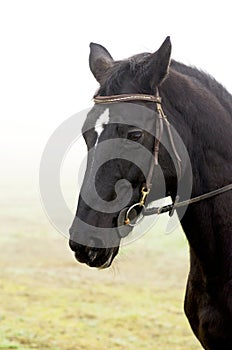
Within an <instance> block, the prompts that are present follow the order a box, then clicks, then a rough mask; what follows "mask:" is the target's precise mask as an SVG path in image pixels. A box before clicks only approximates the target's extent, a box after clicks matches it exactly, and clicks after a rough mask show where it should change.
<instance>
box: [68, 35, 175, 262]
mask: <svg viewBox="0 0 232 350" xmlns="http://www.w3.org/2000/svg"><path fill="white" fill-rule="evenodd" d="M90 49H91V50H90V58H89V64H90V69H91V71H92V73H93V75H94V77H95V78H96V80H97V81H98V82H99V84H100V88H99V90H98V92H97V94H96V95H97V96H98V100H97V99H96V101H98V102H99V101H101V97H106V96H113V97H114V98H115V96H117V95H120V96H122V94H124V95H125V94H127V95H128V94H129V95H130V94H133V95H135V94H140V95H141V94H144V96H155V94H156V91H157V89H158V88H159V87H160V85H161V84H162V83H163V81H164V80H165V78H166V77H167V75H168V70H169V64H170V55H171V43H170V39H169V37H168V38H167V39H166V40H165V41H164V43H163V44H162V46H161V47H160V48H159V49H158V51H156V52H155V53H153V54H150V53H144V54H139V55H136V56H133V57H131V58H129V59H127V60H123V61H114V60H113V58H112V56H111V55H110V54H109V52H108V51H107V50H106V49H105V48H104V47H103V46H101V45H98V44H93V43H92V44H90ZM99 97H100V98H99ZM154 105H155V104H154V102H152V101H149V100H148V101H141V100H140V99H139V100H138V101H136V100H133V101H130V99H129V98H128V101H127V100H126V101H122V100H121V99H120V98H119V100H118V101H117V102H116V100H115V99H114V101H113V103H111V101H110V99H109V100H107V99H105V100H104V103H96V104H95V105H94V107H93V108H92V110H91V111H90V112H89V113H88V116H87V118H86V121H85V123H84V126H83V130H82V133H83V137H84V139H85V142H86V145H87V148H88V160H87V168H86V172H85V177H84V180H83V184H82V188H81V191H80V196H79V201H78V207H77V212H76V216H75V219H74V221H73V224H72V227H71V228H70V241H69V244H70V247H71V249H72V250H73V251H74V252H75V257H76V259H77V260H78V261H79V262H83V263H86V264H87V265H89V266H91V267H99V268H106V267H109V266H110V265H111V263H112V261H113V259H114V257H115V256H116V255H117V253H118V251H119V246H120V242H121V239H122V237H124V236H126V235H128V234H129V233H130V231H131V230H132V227H131V226H126V225H124V221H123V219H122V217H123V218H124V217H125V208H130V207H131V206H133V205H135V204H136V203H140V204H141V189H142V188H143V186H144V184H146V182H147V177H148V176H150V177H151V175H148V173H149V169H150V164H151V162H153V161H154V160H153V158H154V153H153V151H154V144H155V139H156V135H155V134H154V130H157V128H156V125H157V120H158V119H159V115H158V113H157V110H156V107H155V106H154ZM162 152H165V149H164V147H163V149H162V145H160V153H159V158H160V159H159V164H160V166H161V167H162V171H164V172H165V171H166V173H168V174H166V175H165V177H166V178H168V179H170V181H171V179H173V178H175V177H176V172H175V167H174V165H173V162H172V161H171V159H170V157H169V158H167V157H168V154H167V155H166V156H165V157H162ZM162 159H163V160H162ZM167 159H168V160H167ZM162 162H163V164H162ZM167 162H168V164H167ZM170 163H172V166H170ZM150 170H151V169H150ZM152 192H153V190H152V191H151V193H150V195H149V200H153V199H154V194H152ZM156 195H157V194H156ZM163 196H165V194H164V195H163ZM142 204H143V203H142ZM142 208H143V205H135V207H134V208H133V210H131V211H130V215H131V219H132V220H133V219H134V220H135V219H136V217H137V216H138V215H139V214H141V211H142Z"/></svg>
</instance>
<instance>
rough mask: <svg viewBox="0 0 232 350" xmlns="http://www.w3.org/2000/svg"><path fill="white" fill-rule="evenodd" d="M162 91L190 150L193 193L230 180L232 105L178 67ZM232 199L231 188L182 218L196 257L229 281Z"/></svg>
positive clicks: (211, 273) (167, 109) (209, 270)
mask: <svg viewBox="0 0 232 350" xmlns="http://www.w3.org/2000/svg"><path fill="white" fill-rule="evenodd" d="M161 96H162V100H163V107H164V110H165V113H166V114H167V115H168V117H169V120H170V122H171V123H172V125H173V126H174V127H175V128H176V130H177V132H178V133H179V134H180V136H181V138H182V140H183V141H184V143H185V145H186V147H187V150H188V153H189V157H190V160H191V165H192V173H193V190H192V197H194V196H197V195H200V194H203V193H206V192H209V191H211V190H214V189H216V188H220V187H222V186H224V185H227V184H229V183H231V182H232V175H231V174H232V159H231V158H232V142H231V140H232V128H231V125H232V119H231V114H232V109H231V112H230V113H229V111H228V109H227V108H225V107H224V106H223V104H222V103H220V101H219V99H218V98H217V97H216V96H215V94H214V93H213V92H212V91H210V90H209V89H208V88H207V87H206V86H204V85H202V84H201V83H200V82H199V81H198V80H196V79H192V78H190V77H188V76H185V75H182V74H180V73H178V72H175V71H173V70H171V72H170V76H169V78H168V79H167V80H166V81H165V82H164V84H163V86H162V89H161ZM230 98H231V97H230ZM231 198H232V191H230V192H227V193H225V194H222V195H219V196H217V197H214V198H212V199H208V200H205V201H202V202H200V203H198V204H195V205H190V206H189V207H188V209H187V212H186V213H185V215H184V217H183V219H182V226H183V229H184V231H185V234H186V236H187V238H188V241H189V243H190V247H191V256H192V260H193V259H194V261H196V260H198V261H199V266H201V268H202V269H203V272H204V274H205V275H207V276H216V275H220V276H221V278H222V279H224V280H228V279H229V278H231V276H232V262H231V259H229V257H230V256H231V251H232V234H231V231H232V216H231V211H232V201H231ZM194 266H195V268H196V264H194ZM213 278H214V277H213Z"/></svg>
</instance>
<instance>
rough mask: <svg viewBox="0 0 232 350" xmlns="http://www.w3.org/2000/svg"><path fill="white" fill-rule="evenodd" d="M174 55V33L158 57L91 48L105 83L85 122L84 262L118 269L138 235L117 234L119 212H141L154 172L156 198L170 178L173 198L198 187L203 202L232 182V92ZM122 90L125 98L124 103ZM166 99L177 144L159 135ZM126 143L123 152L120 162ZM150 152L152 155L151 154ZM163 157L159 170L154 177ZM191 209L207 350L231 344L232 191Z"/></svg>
mask: <svg viewBox="0 0 232 350" xmlns="http://www.w3.org/2000/svg"><path fill="white" fill-rule="evenodd" d="M170 55H171V43H170V38H169V37H168V38H167V39H166V40H165V41H164V43H163V44H162V46H161V47H160V48H159V50H158V51H156V52H155V53H153V54H150V53H144V54H139V55H136V56H133V57H131V58H129V59H127V60H122V61H114V60H113V58H112V57H111V55H110V54H109V52H108V51H107V50H106V49H105V48H104V47H102V46H101V45H98V44H91V53H90V69H91V71H92V73H93V74H94V76H95V78H96V79H97V81H98V82H99V83H100V88H99V90H98V92H97V94H96V95H97V97H96V100H95V101H96V104H95V106H94V107H93V109H92V110H91V111H90V113H89V115H88V117H87V119H86V123H85V125H84V127H83V136H84V138H85V140H86V143H87V146H88V149H89V155H88V164H87V169H86V174H85V178H84V182H83V186H82V190H81V195H80V197H79V203H78V208H77V213H76V217H75V219H74V223H73V225H72V227H71V229H70V247H71V249H72V250H73V251H74V252H75V256H76V258H77V260H78V261H80V262H83V263H86V264H88V265H89V266H93V267H101V268H106V267H108V266H110V264H111V262H112V261H113V259H114V257H115V256H116V255H117V253H118V250H119V245H120V240H121V236H123V235H126V234H128V233H129V232H130V227H129V226H126V225H125V231H124V232H123V234H122V235H120V230H119V229H118V232H117V227H118V226H119V221H118V216H120V215H121V214H122V213H123V215H124V216H123V217H124V218H125V213H126V211H124V212H122V211H121V209H122V208H123V207H127V208H128V207H131V206H133V204H135V203H140V205H137V206H135V208H134V210H131V212H130V214H131V213H132V211H133V215H134V216H137V215H139V214H140V215H141V210H142V209H144V207H143V204H144V203H143V202H142V200H143V199H145V197H146V196H147V192H148V191H147V190H148V188H147V187H148V186H146V184H147V177H149V178H150V181H151V183H152V184H153V187H152V189H151V190H150V188H149V190H150V193H149V196H148V197H147V203H149V202H152V201H153V200H154V199H156V198H157V197H159V196H160V194H159V193H158V191H159V188H160V187H162V186H163V182H165V193H163V196H165V195H170V196H171V197H172V199H173V201H174V200H175V198H176V195H177V194H178V195H179V196H180V200H185V199H188V198H187V197H186V194H185V189H186V188H187V187H188V186H191V198H193V197H196V196H199V195H202V194H204V193H207V192H210V191H212V190H215V189H218V188H222V187H223V186H226V185H228V184H230V183H231V182H232V97H231V95H230V94H229V93H228V92H227V91H226V89H225V88H224V87H223V86H222V85H220V84H219V83H218V82H216V81H215V79H213V78H212V77H211V76H209V75H208V74H205V73H204V72H202V71H200V70H197V69H195V68H192V67H188V66H186V65H184V64H181V63H178V62H176V61H174V60H170ZM158 93H159V95H158ZM117 95H120V96H121V98H120V96H119V97H118V100H117ZM136 96H137V97H136ZM151 96H154V100H152V98H151ZM143 97H144V98H143ZM159 97H161V98H162V107H163V110H162V109H161V110H162V112H163V111H164V113H165V115H166V116H168V119H169V121H170V125H171V126H172V127H173V129H172V130H171V131H170V129H168V127H166V126H168V124H167V123H166V126H165V125H164V126H163V127H164V130H163V135H164V136H163V137H164V138H165V135H166V139H167V142H166V145H167V146H166V145H165V142H162V140H160V139H159V137H158V136H157V130H158V134H159V135H160V133H159V132H160V125H159V124H158V122H159V120H160V118H161V117H160V113H161V112H159V110H157V106H159V105H160V100H159ZM101 98H102V100H101ZM136 99H138V100H136ZM146 99H147V100H146ZM157 111H158V112H159V113H158V112H157ZM161 116H162V115H161ZM133 118H134V120H135V122H134V123H133ZM164 118H166V117H165V116H164ZM98 123H100V126H99V127H100V128H101V129H100V130H99V129H97V126H96V125H98ZM157 125H158V126H157ZM154 130H155V131H154ZM175 130H176V134H175ZM154 132H155V135H154ZM177 134H178V135H179V136H180V139H181V140H182V141H183V145H181V143H180V142H179V141H178V140H177ZM167 135H169V136H167ZM110 140H111V142H109V143H107V141H110ZM159 141H160V142H159ZM159 143H160V144H159ZM172 143H174V145H172V147H171V146H170V147H169V148H170V149H168V145H170V144H172ZM104 144H106V145H105V148H104V147H103V145H104ZM102 147H103V148H102ZM185 147H186V150H187V152H186V150H184V148H185ZM116 149H117V152H118V155H117V156H115V157H113V158H114V159H111V158H110V155H111V154H112V153H113V152H115V150H116ZM140 151H141V152H144V154H142V153H141V154H142V156H139V155H140ZM147 152H148V153H149V154H150V158H149V156H147ZM125 153H127V155H128V157H129V154H130V153H132V154H133V155H132V158H133V159H134V160H135V159H136V162H133V161H132V158H130V159H129V160H128V158H127V156H125ZM103 154H104V155H105V157H106V159H107V160H106V161H105V162H102V159H101V157H102V155H103ZM186 154H187V155H186ZM157 157H158V163H159V171H154V173H153V172H152V171H153V170H154V169H155V166H156V165H157ZM188 157H189V158H188ZM155 158H156V159H155ZM180 160H181V162H180ZM189 160H190V162H189ZM189 163H191V164H189ZM151 164H152V166H151ZM179 166H180V169H179V168H178V167H179ZM141 169H142V170H141ZM179 170H180V171H179ZM151 172H152V176H151ZM191 174H192V178H191ZM123 179H126V180H127V181H123ZM163 179H164V181H163ZM162 181H163V182H162ZM161 182H162V184H161ZM93 183H94V188H93ZM128 183H130V186H129V185H128ZM144 184H145V186H144ZM161 185H162V186H161ZM142 188H143V190H144V189H145V190H144V191H145V195H144V197H143V193H141V189H142ZM178 188H182V190H181V191H180V192H179V190H178ZM183 189H184V190H183ZM146 191H147V192H146ZM87 197H88V198H87ZM142 197H143V198H142ZM126 198H129V199H128V202H126V201H125V199H126ZM117 199H120V200H119V202H120V203H119V204H120V205H119V206H117V205H116V204H117ZM101 201H102V203H101ZM112 203H113V205H112V206H111V208H110V210H108V207H109V206H110V205H111V204H112ZM98 204H99V207H98ZM185 210H186V211H185V213H184V212H183V208H182V209H177V213H178V215H179V216H180V217H182V219H181V224H182V227H183V229H184V232H185V234H186V237H187V239H188V242H189V246H190V272H189V277H188V282H187V290H186V298H185V313H186V315H187V317H188V320H189V322H190V325H191V327H192V330H193V332H194V333H195V335H196V337H197V338H198V339H199V341H200V342H201V344H202V346H203V347H204V348H205V349H207V350H231V349H232V215H231V212H232V191H227V192H224V193H223V194H219V195H217V196H214V197H211V198H209V199H207V200H202V201H200V202H198V203H195V204H191V205H189V206H188V207H186V208H185ZM119 213H120V214H119ZM128 216H129V214H128ZM127 219H128V218H127ZM123 223H124V222H123V221H122V224H121V226H123ZM125 223H128V222H125ZM122 228H124V227H122Z"/></svg>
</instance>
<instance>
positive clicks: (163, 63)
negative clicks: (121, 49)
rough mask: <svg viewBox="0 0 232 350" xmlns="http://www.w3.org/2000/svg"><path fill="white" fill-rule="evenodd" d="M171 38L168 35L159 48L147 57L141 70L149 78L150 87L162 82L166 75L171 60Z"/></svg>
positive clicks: (153, 87)
mask: <svg viewBox="0 0 232 350" xmlns="http://www.w3.org/2000/svg"><path fill="white" fill-rule="evenodd" d="M171 50H172V45H171V40H170V37H169V36H168V37H167V38H166V39H165V41H164V42H163V44H162V45H161V46H160V48H159V49H158V50H157V51H156V52H155V53H153V54H151V56H150V57H149V58H148V59H147V61H146V62H145V64H144V69H143V71H144V72H146V77H147V79H149V80H150V87H151V88H152V89H153V90H155V88H156V87H157V86H159V85H161V83H162V82H163V80H164V79H165V77H166V76H167V75H168V70H169V65H170V60H171Z"/></svg>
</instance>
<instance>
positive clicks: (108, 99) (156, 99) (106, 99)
mask: <svg viewBox="0 0 232 350" xmlns="http://www.w3.org/2000/svg"><path fill="white" fill-rule="evenodd" d="M130 101H147V102H153V103H155V104H156V110H157V113H158V119H157V122H156V130H155V142H154V147H153V156H152V160H151V164H150V168H149V172H148V175H147V178H146V183H145V184H144V185H143V186H142V189H141V196H140V200H139V202H138V203H135V204H133V205H131V206H130V207H129V208H124V209H122V210H121V212H120V213H119V216H122V215H123V217H124V224H125V225H129V226H136V225H138V223H139V222H140V221H141V219H143V217H144V216H149V215H153V214H161V213H165V212H169V215H172V214H173V213H174V210H175V209H177V208H181V207H184V206H187V205H189V204H192V203H197V202H199V201H202V200H204V199H207V198H211V197H214V196H216V195H218V194H221V193H224V192H226V191H229V190H232V184H229V185H227V186H224V187H222V188H219V189H216V190H214V191H210V192H208V193H205V194H203V195H200V196H197V197H194V198H191V199H189V200H185V201H182V202H179V196H176V198H175V201H174V202H173V203H172V204H170V205H165V206H162V207H153V208H146V207H145V202H146V198H147V196H148V194H149V192H150V190H151V187H152V178H153V174H154V168H155V166H156V165H158V162H159V159H158V158H159V146H160V142H161V139H162V136H163V132H164V127H166V129H167V134H168V138H169V141H170V145H171V148H172V151H173V154H174V156H175V159H176V162H177V176H178V178H180V176H181V158H180V156H179V154H178V152H177V149H176V147H175V143H174V139H173V136H172V132H171V128H170V123H169V121H168V118H167V116H166V115H165V113H164V111H163V109H162V105H161V97H160V96H159V92H158V89H157V92H156V95H148V94H121V95H111V96H98V95H97V96H95V97H94V102H95V103H96V104H109V103H117V102H130ZM136 207H139V208H140V209H142V214H143V216H141V219H140V220H137V221H136V223H132V222H131V219H130V214H131V213H132V212H133V211H134V209H135V208H136Z"/></svg>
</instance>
